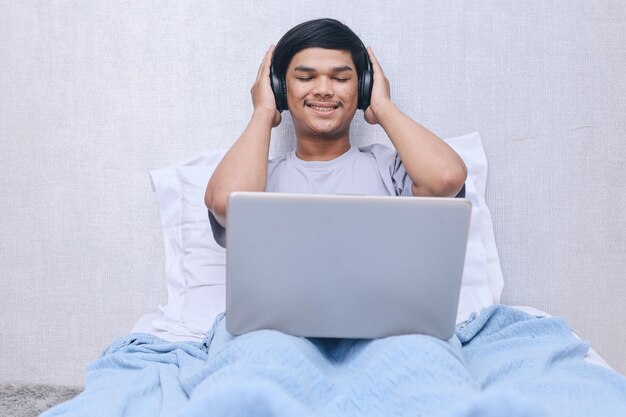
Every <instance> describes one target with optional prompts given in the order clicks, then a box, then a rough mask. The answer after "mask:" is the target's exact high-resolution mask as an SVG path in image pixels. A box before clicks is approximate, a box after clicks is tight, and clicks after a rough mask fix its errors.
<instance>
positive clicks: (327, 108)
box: [307, 103, 339, 112]
mask: <svg viewBox="0 0 626 417" xmlns="http://www.w3.org/2000/svg"><path fill="white" fill-rule="evenodd" d="M307 107H309V108H311V109H313V110H315V111H319V112H331V111H333V110H335V109H337V108H338V107H339V105H338V104H331V103H327V104H322V103H316V104H312V103H307Z"/></svg>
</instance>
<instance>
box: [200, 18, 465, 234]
mask: <svg viewBox="0 0 626 417" xmlns="http://www.w3.org/2000/svg"><path fill="white" fill-rule="evenodd" d="M365 54H367V55H368V56H369V60H370V61H371V66H372V70H373V86H372V89H371V99H370V103H369V106H367V108H365V109H364V117H365V120H366V121H367V122H368V123H370V124H380V125H381V126H382V127H383V129H384V130H385V132H386V133H387V135H388V136H389V139H390V140H391V142H392V144H393V146H394V147H395V149H396V150H397V152H396V151H392V150H390V149H389V148H387V147H385V146H382V145H372V146H368V147H364V148H361V149H356V148H355V147H353V146H352V145H351V143H350V123H351V121H352V119H353V117H354V115H355V113H356V111H357V103H358V101H359V100H360V99H361V97H359V81H360V80H359V76H360V75H361V74H362V73H363V67H364V66H365V65H367V62H366V57H365ZM272 60H273V61H272ZM272 65H273V69H274V71H275V72H276V75H277V77H278V78H279V79H280V80H282V81H283V82H284V84H283V85H284V87H285V89H286V102H287V107H288V110H289V113H290V114H291V117H292V119H293V125H294V131H295V132H294V133H295V135H296V149H295V150H294V151H293V152H291V153H288V154H286V155H283V156H282V157H279V158H276V159H273V160H271V161H269V162H268V154H269V145H270V136H271V130H272V128H273V127H276V126H278V125H279V124H280V122H281V114H280V112H279V111H278V110H277V105H276V102H277V100H276V97H275V94H274V93H275V92H273V89H272V84H271V82H270V67H271V66H272ZM361 81H362V80H361ZM251 93H252V103H253V105H254V112H253V114H252V118H251V120H250V123H249V124H248V127H247V128H246V130H245V131H244V132H243V133H242V135H241V136H240V137H239V139H237V141H236V142H235V144H234V145H233V146H232V147H231V148H230V150H229V151H228V152H227V153H226V155H225V156H224V158H223V159H222V161H221V162H220V164H219V165H218V166H217V168H216V169H215V171H214V173H213V176H212V177H211V179H210V181H209V183H208V185H207V189H206V194H205V204H206V206H207V208H208V209H209V217H210V220H211V224H212V227H213V231H214V235H215V237H216V240H217V241H218V243H220V244H221V245H222V246H223V245H224V227H225V225H226V213H227V198H228V195H229V194H230V193H231V192H233V191H272V192H299V193H326V194H337V193H345V194H369V195H413V196H456V195H457V194H459V192H460V191H461V190H462V189H463V184H464V182H465V178H466V176H467V170H466V167H465V164H464V163H463V161H462V159H461V158H460V157H459V156H458V155H457V154H456V152H454V150H452V148H450V147H449V146H448V145H447V144H446V143H445V142H444V141H442V140H441V139H440V138H439V137H437V136H436V135H434V134H433V133H431V132H430V131H429V130H427V129H426V128H424V127H423V126H421V125H420V124H418V123H417V122H415V121H414V120H412V119H411V118H409V117H408V116H407V115H406V114H404V113H403V112H402V111H400V109H399V108H398V107H397V106H396V105H395V104H394V103H393V101H392V100H391V93H390V87H389V81H388V80H387V78H386V77H385V74H384V72H383V70H382V68H381V66H380V64H379V63H378V60H377V59H376V57H375V55H374V53H373V52H372V50H371V48H367V50H366V49H365V47H364V46H363V43H362V42H361V40H360V39H359V38H358V36H357V35H355V34H354V32H352V30H350V29H349V28H348V27H347V26H345V25H344V24H342V23H340V22H338V21H336V20H332V19H318V20H312V21H308V22H304V23H302V24H300V25H298V26H296V27H294V28H293V29H291V30H290V31H289V32H287V33H286V34H285V35H284V36H283V37H282V38H281V39H280V41H279V42H278V44H277V45H276V48H274V47H272V46H270V48H269V49H268V51H267V53H266V54H265V57H264V58H263V62H262V64H261V66H260V68H259V72H258V75H257V79H256V82H255V83H254V85H253V86H252V89H251Z"/></svg>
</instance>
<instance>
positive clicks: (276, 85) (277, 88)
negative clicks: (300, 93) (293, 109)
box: [270, 64, 287, 112]
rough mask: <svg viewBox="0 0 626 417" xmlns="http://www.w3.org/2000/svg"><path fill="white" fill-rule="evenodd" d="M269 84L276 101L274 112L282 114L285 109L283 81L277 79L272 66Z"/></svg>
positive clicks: (285, 94) (285, 97) (285, 91)
mask: <svg viewBox="0 0 626 417" xmlns="http://www.w3.org/2000/svg"><path fill="white" fill-rule="evenodd" d="M270 82H271V84H272V92H273V93H274V100H275V101H276V110H278V111H279V112H282V111H283V110H286V109H287V89H286V86H285V81H284V80H281V79H280V78H278V76H277V75H276V74H275V73H274V65H273V64H272V65H271V66H270Z"/></svg>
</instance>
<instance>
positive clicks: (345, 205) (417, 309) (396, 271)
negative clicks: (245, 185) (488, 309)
mask: <svg viewBox="0 0 626 417" xmlns="http://www.w3.org/2000/svg"><path fill="white" fill-rule="evenodd" d="M470 215H471V203H470V202H469V200H466V199H462V198H428V197H384V196H360V195H320V194H287V193H267V192H235V193H232V194H231V195H230V197H229V200H228V214H227V225H226V226H227V227H226V247H227V250H226V329H227V330H228V332H230V333H231V334H235V335H239V334H243V333H246V332H250V331H253V330H259V329H275V330H279V331H282V332H284V333H288V334H292V335H295V336H305V337H340V338H379V337H385V336H392V335H400V334H409V333H420V334H428V335H432V336H435V337H438V338H440V339H444V340H446V339H449V338H450V337H452V335H453V334H454V328H455V321H456V313H457V308H458V303H459V293H460V288H461V276H462V274H463V264H464V260H465V250H466V247H467V238H468V232H469V222H470Z"/></svg>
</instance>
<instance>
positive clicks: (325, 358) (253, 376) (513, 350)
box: [42, 305, 626, 417]
mask: <svg viewBox="0 0 626 417" xmlns="http://www.w3.org/2000/svg"><path fill="white" fill-rule="evenodd" d="M588 348H589V345H588V344H587V343H586V342H583V341H580V340H578V339H577V338H575V337H574V336H573V335H572V333H571V331H570V329H569V328H568V327H567V325H566V324H565V322H564V321H563V320H562V319H560V318H557V317H551V318H537V317H533V316H530V315H528V314H526V313H523V312H520V311H518V310H515V309H512V308H510V307H506V306H502V305H496V306H492V307H490V308H487V309H485V310H483V311H482V312H481V313H480V314H479V315H474V316H473V317H472V318H471V319H470V320H469V321H468V322H467V323H466V324H465V325H463V326H462V327H460V328H458V329H457V331H456V334H455V336H454V337H453V338H452V339H450V340H449V341H441V340H438V339H435V338H433V337H429V336H424V335H406V336H394V337H387V338H383V339H374V340H353V339H350V340H349V339H314V338H309V339H307V338H301V337H293V336H288V335H285V334H283V333H280V332H276V331H270V330H264V331H257V332H252V333H248V334H246V335H243V336H238V337H233V336H231V335H229V334H228V333H227V332H226V330H225V328H224V320H223V316H220V317H218V319H217V320H216V322H215V324H214V326H213V328H212V329H211V331H210V332H209V335H208V337H207V339H206V340H205V342H204V343H192V342H183V343H169V342H165V341H163V340H161V339H159V338H157V337H154V336H150V335H146V334H131V335H129V336H127V337H123V338H120V339H118V340H116V341H115V342H113V343H112V344H111V345H110V346H109V347H108V348H107V349H106V350H105V351H104V352H103V354H102V356H101V357H100V358H99V359H98V360H96V361H95V362H94V363H93V364H91V366H90V367H89V370H88V375H87V383H86V386H85V390H84V392H83V393H81V394H80V395H79V396H78V397H76V398H74V399H72V400H70V401H68V402H66V403H63V404H60V405H58V406H56V407H54V408H52V409H50V410H48V411H47V412H46V413H44V414H43V415H42V417H52V416H67V417H69V416H151V417H153V416H154V417H156V416H181V417H182V416H185V417H195V416H198V417H199V416H220V417H225V416H405V415H406V416H409V415H410V416H420V415H423V416H446V417H447V416H449V417H453V416H454V417H456V416H507V417H514V416H561V415H563V416H595V417H598V416H611V417H615V416H626V378H624V377H623V376H621V375H619V374H617V373H615V372H613V371H611V370H609V369H606V368H603V367H600V366H597V365H593V364H590V363H587V362H586V361H585V360H584V356H585V354H586V352H587V350H588Z"/></svg>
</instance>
